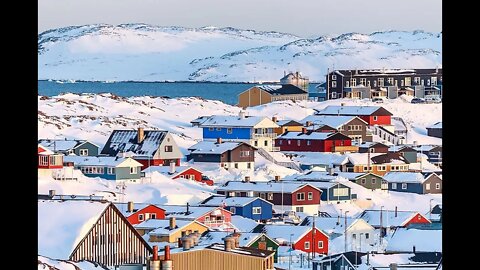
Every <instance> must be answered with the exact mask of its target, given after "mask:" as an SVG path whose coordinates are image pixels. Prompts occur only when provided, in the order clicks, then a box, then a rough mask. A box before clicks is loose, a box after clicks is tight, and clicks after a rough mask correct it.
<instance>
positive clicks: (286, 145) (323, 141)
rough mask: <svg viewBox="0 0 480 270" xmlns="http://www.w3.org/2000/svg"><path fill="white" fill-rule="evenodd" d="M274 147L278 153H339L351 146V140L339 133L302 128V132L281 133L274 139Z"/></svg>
mask: <svg viewBox="0 0 480 270" xmlns="http://www.w3.org/2000/svg"><path fill="white" fill-rule="evenodd" d="M275 146H276V147H279V148H280V151H296V152H341V151H342V150H343V149H344V148H345V146H352V139H351V138H350V137H348V136H346V135H343V134H342V133H339V132H315V131H312V130H310V131H307V130H306V129H305V128H304V129H303V130H302V132H292V131H287V132H285V133H283V134H282V135H280V136H279V137H278V138H276V139H275ZM335 148H337V149H335ZM339 148H340V149H342V150H340V151H339Z"/></svg>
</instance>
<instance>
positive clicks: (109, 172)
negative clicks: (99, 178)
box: [107, 167, 115, 174]
mask: <svg viewBox="0 0 480 270" xmlns="http://www.w3.org/2000/svg"><path fill="white" fill-rule="evenodd" d="M107 173H108V174H115V168H111V167H109V168H107Z"/></svg>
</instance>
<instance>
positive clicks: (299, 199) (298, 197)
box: [297, 192, 305, 201]
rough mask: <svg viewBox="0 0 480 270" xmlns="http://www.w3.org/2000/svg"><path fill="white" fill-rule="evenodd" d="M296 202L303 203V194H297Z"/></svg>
mask: <svg viewBox="0 0 480 270" xmlns="http://www.w3.org/2000/svg"><path fill="white" fill-rule="evenodd" d="M297 201H305V192H299V193H297Z"/></svg>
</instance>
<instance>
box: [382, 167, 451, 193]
mask: <svg viewBox="0 0 480 270" xmlns="http://www.w3.org/2000/svg"><path fill="white" fill-rule="evenodd" d="M383 179H384V180H385V181H387V182H388V190H390V191H397V192H410V193H417V194H430V193H433V194H441V193H442V186H443V183H442V179H441V178H440V177H439V176H438V175H437V174H436V173H430V174H428V175H427V176H424V175H423V174H421V173H419V172H388V173H387V174H385V175H384V176H383Z"/></svg>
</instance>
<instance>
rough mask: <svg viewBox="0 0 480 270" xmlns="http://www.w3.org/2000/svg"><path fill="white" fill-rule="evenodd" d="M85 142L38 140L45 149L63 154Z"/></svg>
mask: <svg viewBox="0 0 480 270" xmlns="http://www.w3.org/2000/svg"><path fill="white" fill-rule="evenodd" d="M86 142H87V140H68V139H64V140H61V139H39V140H38V143H39V144H41V145H43V146H45V147H46V148H48V149H50V150H52V151H54V149H55V151H60V152H65V151H68V150H72V149H75V148H77V147H78V146H80V145H82V144H84V143H86ZM90 143H91V144H93V145H95V146H97V147H98V145H96V144H94V143H92V142H90Z"/></svg>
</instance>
